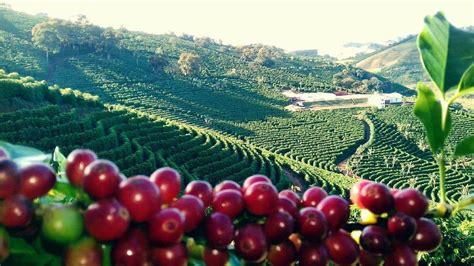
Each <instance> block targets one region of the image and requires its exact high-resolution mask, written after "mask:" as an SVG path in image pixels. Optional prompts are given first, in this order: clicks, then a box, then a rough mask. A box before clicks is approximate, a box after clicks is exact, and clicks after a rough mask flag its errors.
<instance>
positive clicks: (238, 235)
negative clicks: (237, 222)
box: [234, 224, 267, 262]
mask: <svg viewBox="0 0 474 266" xmlns="http://www.w3.org/2000/svg"><path fill="white" fill-rule="evenodd" d="M234 241H235V251H236V253H237V255H238V256H239V257H241V258H242V259H244V260H246V261H249V262H261V261H262V260H264V259H265V256H266V255H267V240H266V238H265V234H264V232H263V229H262V227H261V226H259V225H257V224H246V225H244V226H243V227H241V228H239V229H238V230H237V231H236V232H235V237H234Z"/></svg>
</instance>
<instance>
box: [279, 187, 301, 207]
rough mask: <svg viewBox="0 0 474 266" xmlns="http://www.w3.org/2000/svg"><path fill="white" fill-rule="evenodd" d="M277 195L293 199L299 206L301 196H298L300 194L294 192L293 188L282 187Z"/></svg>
mask: <svg viewBox="0 0 474 266" xmlns="http://www.w3.org/2000/svg"><path fill="white" fill-rule="evenodd" d="M278 197H280V198H281V197H286V198H288V199H290V200H291V201H293V202H294V203H295V204H296V206H299V205H300V204H301V198H300V195H298V193H296V192H294V191H293V190H290V189H284V190H282V191H280V193H278Z"/></svg>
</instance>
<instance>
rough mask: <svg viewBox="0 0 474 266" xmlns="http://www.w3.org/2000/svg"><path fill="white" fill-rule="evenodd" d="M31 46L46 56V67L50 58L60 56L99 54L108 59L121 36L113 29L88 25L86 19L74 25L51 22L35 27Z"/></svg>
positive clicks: (54, 20)
mask: <svg viewBox="0 0 474 266" xmlns="http://www.w3.org/2000/svg"><path fill="white" fill-rule="evenodd" d="M31 36H32V41H33V43H34V44H35V45H36V46H37V47H39V48H41V49H43V50H44V51H45V52H46V59H47V61H48V63H49V58H50V55H51V54H57V53H60V52H66V51H72V52H80V51H87V52H94V51H95V52H98V53H101V54H104V55H106V56H107V58H108V59H110V56H111V52H112V51H113V50H114V49H115V48H116V45H117V43H118V41H119V40H120V39H121V38H122V33H121V32H120V31H119V30H115V29H113V28H101V27H98V26H95V25H93V24H91V23H90V22H89V21H88V20H87V18H86V17H85V16H78V18H77V19H76V20H75V21H67V20H60V19H50V20H48V21H45V22H40V23H38V24H36V25H35V26H34V27H33V29H32V30H31Z"/></svg>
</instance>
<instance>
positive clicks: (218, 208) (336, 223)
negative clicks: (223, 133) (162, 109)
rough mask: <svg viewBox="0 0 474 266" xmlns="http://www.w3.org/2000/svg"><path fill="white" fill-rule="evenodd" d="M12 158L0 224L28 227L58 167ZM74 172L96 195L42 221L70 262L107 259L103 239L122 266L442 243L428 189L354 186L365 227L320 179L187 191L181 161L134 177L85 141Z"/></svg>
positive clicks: (258, 180) (393, 261) (304, 257)
mask: <svg viewBox="0 0 474 266" xmlns="http://www.w3.org/2000/svg"><path fill="white" fill-rule="evenodd" d="M0 151H1V150H0ZM0 157H2V154H1V153H0ZM3 157H4V158H3V160H2V159H1V158H0V198H1V199H2V201H1V203H0V223H1V224H2V225H4V226H5V227H7V228H9V229H11V228H13V229H17V228H25V227H28V226H29V224H31V223H34V222H35V219H34V213H33V206H32V200H34V199H36V198H38V197H41V196H44V195H45V194H47V193H48V192H49V191H50V190H51V189H52V188H53V187H54V185H55V182H56V175H55V173H54V171H53V170H52V169H51V168H50V167H49V166H47V165H45V164H32V165H29V166H27V167H24V168H18V166H17V165H16V164H15V163H14V162H13V161H11V160H9V159H8V156H7V155H5V156H3ZM66 176H67V179H68V180H69V183H70V184H71V185H73V186H75V187H77V188H78V189H79V190H81V191H83V192H84V193H86V194H87V195H88V196H89V197H90V198H91V199H92V203H90V204H88V205H87V206H80V205H78V204H75V205H74V204H71V205H67V204H61V205H59V204H48V205H47V206H46V207H44V208H43V210H42V211H41V212H40V213H41V215H40V216H41V217H42V219H41V221H40V222H39V223H40V224H41V233H42V237H43V238H44V239H45V240H46V241H49V242H52V243H53V244H56V245H59V246H66V247H67V248H66V249H65V255H64V260H65V264H66V265H92V266H93V265H101V263H102V259H103V256H104V254H103V252H102V249H101V248H100V244H101V243H110V244H111V246H112V250H111V259H112V262H113V264H114V265H166V266H167V265H170V266H171V265H173V266H176V265H178V266H179V265H187V264H188V263H189V262H190V260H191V257H193V256H194V257H198V259H199V260H201V261H203V262H204V263H205V264H206V265H208V266H220V265H228V263H230V257H231V256H230V252H235V254H236V255H237V257H238V258H239V259H241V260H242V261H245V262H246V263H251V264H252V263H254V264H259V263H268V264H269V265H275V266H280V265H282V266H283V265H303V266H304V265H316V266H317V265H328V263H330V262H331V261H332V263H334V264H337V265H355V264H356V263H359V264H361V265H381V263H382V262H384V263H385V265H416V264H417V260H416V253H415V252H416V251H432V250H434V249H436V248H437V247H438V246H439V244H440V242H441V233H440V231H439V229H438V228H437V226H436V225H435V224H434V223H433V222H432V221H430V220H428V219H425V218H423V215H424V214H425V213H426V212H427V208H428V200H427V199H426V198H425V197H424V196H423V195H422V194H421V193H420V192H418V191H417V190H414V189H405V190H401V191H391V190H390V189H388V188H387V187H386V186H385V185H383V184H379V183H375V182H370V181H366V180H363V181H361V182H359V183H358V184H356V185H355V186H354V187H353V189H352V190H351V200H352V202H353V203H354V204H355V205H356V206H358V207H359V208H360V209H362V211H361V213H362V214H363V215H362V216H364V219H362V223H363V224H364V225H360V226H362V227H364V228H363V230H362V231H359V234H356V233H355V232H357V231H356V230H355V231H353V232H351V233H349V232H348V231H346V230H349V229H348V228H347V223H348V219H349V216H350V209H351V208H350V204H349V202H348V201H346V200H345V199H343V198H341V197H339V196H335V195H328V194H327V193H326V191H324V190H323V189H322V188H320V187H311V188H309V189H307V190H306V191H305V192H304V193H303V194H302V196H300V195H299V194H298V193H296V192H294V191H292V190H282V191H280V192H278V190H277V189H276V188H275V186H274V185H273V184H272V182H271V180H270V179H269V178H267V177H266V176H264V175H253V176H250V177H248V178H247V179H245V181H244V182H243V184H242V185H239V184H238V183H236V182H234V181H230V180H226V181H223V182H221V183H219V184H217V185H216V186H215V187H214V188H213V187H212V186H211V185H210V184H209V183H208V182H206V181H201V180H196V181H192V182H189V183H188V184H187V185H186V186H185V187H184V189H183V191H182V184H181V177H180V175H179V173H178V172H177V171H176V170H174V169H172V168H169V167H164V168H160V169H158V170H156V171H155V172H153V173H152V174H151V176H150V177H147V176H142V175H139V176H134V177H130V178H125V177H124V176H123V175H122V174H121V173H120V171H119V168H118V167H117V166H116V165H115V164H114V163H113V162H111V161H108V160H103V159H98V158H97V156H96V154H95V153H94V152H93V151H91V150H86V149H78V150H75V151H73V152H72V153H70V154H69V156H68V157H67V164H66ZM181 192H183V193H181ZM36 220H37V219H36ZM351 230H352V229H351ZM359 244H360V245H359Z"/></svg>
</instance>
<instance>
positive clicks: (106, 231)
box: [84, 199, 130, 241]
mask: <svg viewBox="0 0 474 266" xmlns="http://www.w3.org/2000/svg"><path fill="white" fill-rule="evenodd" d="M84 223H85V225H86V229H87V232H88V233H89V234H90V235H91V236H93V237H94V238H95V239H97V240H99V241H110V240H114V239H118V238H120V237H121V236H122V235H123V234H124V233H125V232H126V231H127V228H128V225H129V223H130V214H129V213H128V211H127V209H126V208H125V207H124V206H123V205H122V204H120V203H119V202H118V201H117V200H115V199H101V200H99V201H97V202H95V203H92V204H91V205H89V207H88V208H87V210H86V211H85V213H84Z"/></svg>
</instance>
